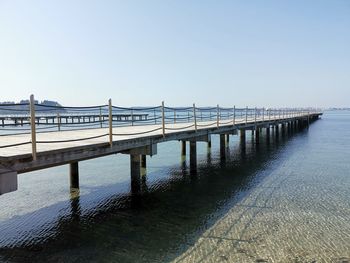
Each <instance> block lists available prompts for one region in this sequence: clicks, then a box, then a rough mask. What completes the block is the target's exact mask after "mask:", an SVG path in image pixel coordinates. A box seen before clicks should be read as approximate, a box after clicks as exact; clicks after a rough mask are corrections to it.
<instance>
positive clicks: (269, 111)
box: [268, 109, 271, 120]
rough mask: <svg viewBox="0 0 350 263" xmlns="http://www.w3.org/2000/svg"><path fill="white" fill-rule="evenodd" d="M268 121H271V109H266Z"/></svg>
mask: <svg viewBox="0 0 350 263" xmlns="http://www.w3.org/2000/svg"><path fill="white" fill-rule="evenodd" d="M268 115H269V120H271V109H268Z"/></svg>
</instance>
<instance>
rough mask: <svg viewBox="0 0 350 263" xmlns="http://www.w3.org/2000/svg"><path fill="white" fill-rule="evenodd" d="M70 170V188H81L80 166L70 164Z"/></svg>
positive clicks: (76, 163) (74, 163)
mask: <svg viewBox="0 0 350 263" xmlns="http://www.w3.org/2000/svg"><path fill="white" fill-rule="evenodd" d="M69 168H70V169H69V170H70V188H79V165H78V162H72V163H70V164H69Z"/></svg>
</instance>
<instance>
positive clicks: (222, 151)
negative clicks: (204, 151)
mask: <svg viewBox="0 0 350 263" xmlns="http://www.w3.org/2000/svg"><path fill="white" fill-rule="evenodd" d="M220 157H221V159H225V158H226V146H225V134H220Z"/></svg>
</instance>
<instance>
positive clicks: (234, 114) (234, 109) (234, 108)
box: [233, 105, 236, 125]
mask: <svg viewBox="0 0 350 263" xmlns="http://www.w3.org/2000/svg"><path fill="white" fill-rule="evenodd" d="M235 124H236V105H234V106H233V125H235Z"/></svg>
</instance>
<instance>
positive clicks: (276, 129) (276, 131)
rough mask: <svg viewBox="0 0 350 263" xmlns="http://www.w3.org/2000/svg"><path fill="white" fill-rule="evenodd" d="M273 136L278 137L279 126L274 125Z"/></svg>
mask: <svg viewBox="0 0 350 263" xmlns="http://www.w3.org/2000/svg"><path fill="white" fill-rule="evenodd" d="M275 134H276V137H278V135H279V125H278V124H277V125H275Z"/></svg>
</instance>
